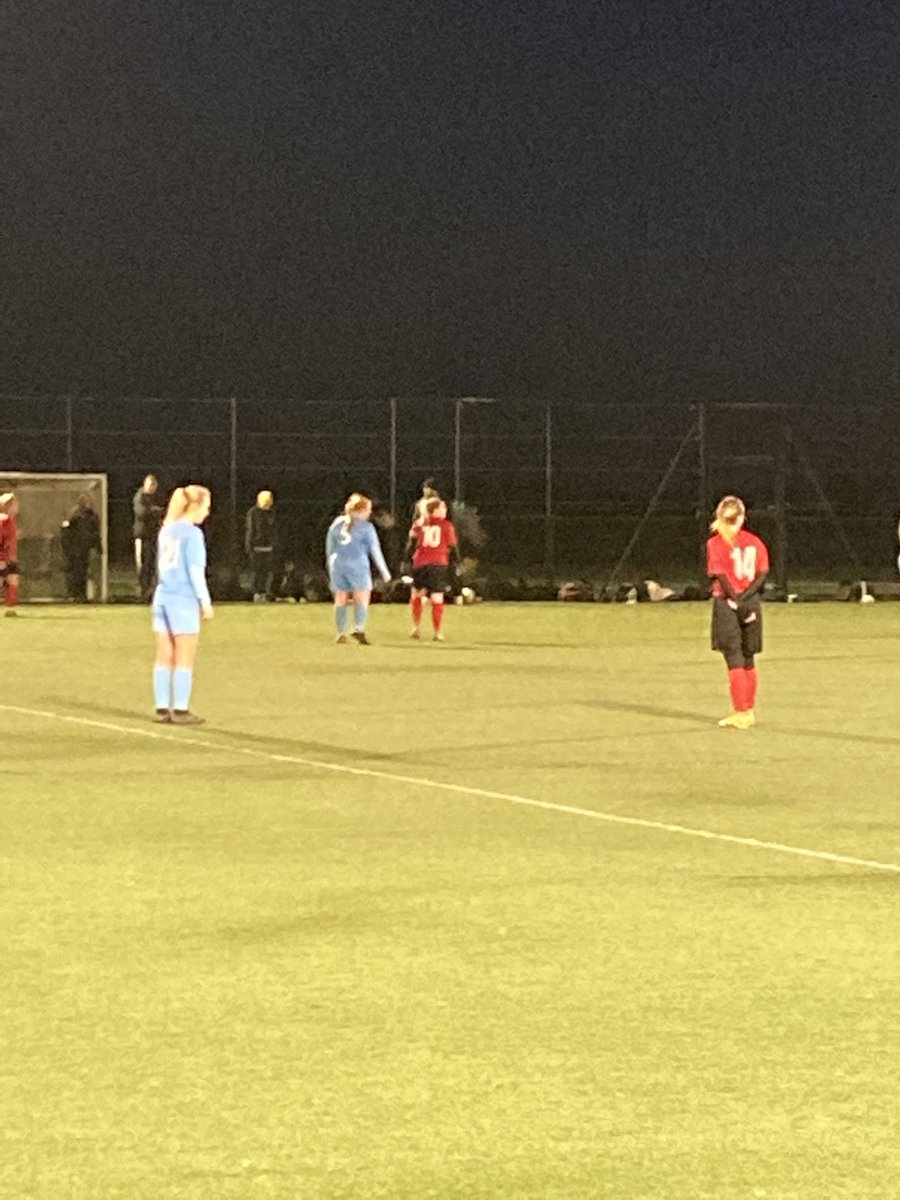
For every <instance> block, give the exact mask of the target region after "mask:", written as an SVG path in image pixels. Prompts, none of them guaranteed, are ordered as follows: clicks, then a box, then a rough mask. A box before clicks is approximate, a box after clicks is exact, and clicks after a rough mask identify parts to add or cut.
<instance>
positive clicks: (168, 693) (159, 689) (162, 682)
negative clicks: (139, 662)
mask: <svg viewBox="0 0 900 1200" xmlns="http://www.w3.org/2000/svg"><path fill="white" fill-rule="evenodd" d="M153 695H154V696H155V697H156V707H157V708H170V707H171V704H172V672H171V671H170V670H169V668H168V667H154V668H153Z"/></svg>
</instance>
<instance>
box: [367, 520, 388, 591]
mask: <svg viewBox="0 0 900 1200" xmlns="http://www.w3.org/2000/svg"><path fill="white" fill-rule="evenodd" d="M367 528H368V531H369V557H370V558H371V559H372V562H373V563H374V564H375V566H376V567H377V568H378V573H379V575H380V576H381V578H382V579H383V580H384V582H385V583H389V582H390V578H391V573H390V571H389V570H388V565H387V563H386V562H385V561H384V555H383V554H382V553H381V543H380V542H379V541H378V534H377V533H376V532H375V527H374V525H369V526H367Z"/></svg>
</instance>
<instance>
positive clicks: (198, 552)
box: [153, 521, 212, 634]
mask: <svg viewBox="0 0 900 1200" xmlns="http://www.w3.org/2000/svg"><path fill="white" fill-rule="evenodd" d="M156 570H157V575H158V578H159V583H158V584H157V586H156V592H155V593H154V595H153V628H154V630H156V631H157V632H158V633H164V632H168V633H170V634H187V633H199V631H200V609H201V608H209V607H210V605H211V603H212V602H211V600H210V596H209V588H208V586H207V583H206V542H205V541H204V538H203V534H202V533H201V532H200V530H199V529H198V528H197V526H196V525H194V524H193V522H191V521H173V522H172V524H171V525H164V526H163V528H162V529H161V530H160V531H159V542H158V545H157V556H156Z"/></svg>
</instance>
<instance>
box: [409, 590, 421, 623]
mask: <svg viewBox="0 0 900 1200" xmlns="http://www.w3.org/2000/svg"><path fill="white" fill-rule="evenodd" d="M409 608H410V612H411V613H412V619H413V625H418V624H419V622H420V621H421V620H422V597H421V596H413V598H412V599H411V600H410V602H409Z"/></svg>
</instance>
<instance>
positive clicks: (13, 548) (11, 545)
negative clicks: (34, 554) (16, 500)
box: [0, 512, 19, 563]
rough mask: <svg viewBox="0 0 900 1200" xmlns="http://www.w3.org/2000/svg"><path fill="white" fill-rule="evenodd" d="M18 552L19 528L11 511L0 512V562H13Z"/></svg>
mask: <svg viewBox="0 0 900 1200" xmlns="http://www.w3.org/2000/svg"><path fill="white" fill-rule="evenodd" d="M18 552H19V530H18V526H17V525H16V518H15V517H14V516H13V515H12V513H4V512H0V562H8V563H9V562H15V561H16V557H17V555H18Z"/></svg>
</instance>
